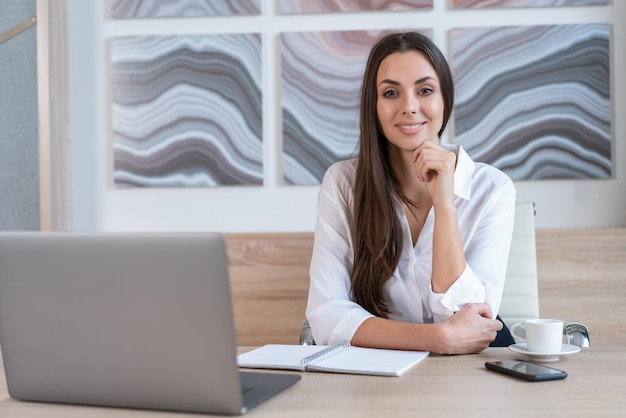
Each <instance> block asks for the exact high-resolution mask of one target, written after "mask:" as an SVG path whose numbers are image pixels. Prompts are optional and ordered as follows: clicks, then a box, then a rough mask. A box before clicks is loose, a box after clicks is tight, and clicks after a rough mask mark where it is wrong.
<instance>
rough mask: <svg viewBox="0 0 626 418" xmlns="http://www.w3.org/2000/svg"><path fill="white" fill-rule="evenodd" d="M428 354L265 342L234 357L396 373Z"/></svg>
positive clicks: (259, 363) (262, 364)
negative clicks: (266, 343) (265, 343)
mask: <svg viewBox="0 0 626 418" xmlns="http://www.w3.org/2000/svg"><path fill="white" fill-rule="evenodd" d="M426 356H428V352H427V351H401V350H383V349H375V348H363V347H353V346H351V345H350V343H348V342H345V343H339V344H335V345H331V346H323V345H287V344H268V345H264V346H262V347H259V348H256V349H254V350H252V351H249V352H247V353H244V354H240V355H239V356H237V363H238V364H239V367H244V368H261V369H286V370H299V371H318V372H331V373H349V374H368V375H379V376H400V375H401V374H402V373H404V372H406V371H407V370H409V369H410V368H411V367H413V366H414V365H416V364H417V363H419V362H420V361H421V360H423V359H424V358H426Z"/></svg>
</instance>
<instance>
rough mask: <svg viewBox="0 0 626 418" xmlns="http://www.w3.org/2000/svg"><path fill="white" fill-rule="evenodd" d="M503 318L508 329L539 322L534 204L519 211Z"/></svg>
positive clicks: (520, 206)
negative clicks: (534, 320) (533, 319)
mask: <svg viewBox="0 0 626 418" xmlns="http://www.w3.org/2000/svg"><path fill="white" fill-rule="evenodd" d="M499 315H500V318H502V321H504V323H505V324H506V325H507V326H508V327H510V326H511V325H513V324H514V323H516V322H521V321H524V320H525V319H528V318H539V288H538V284H537V248H536V243H535V204H534V203H533V202H518V203H517V204H516V207H515V220H514V226H513V239H512V241H511V250H510V252H509V263H508V266H507V270H506V282H505V284H504V292H503V294H502V304H501V305H500V312H499Z"/></svg>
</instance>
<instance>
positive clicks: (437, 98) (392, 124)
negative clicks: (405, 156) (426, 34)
mask: <svg viewBox="0 0 626 418" xmlns="http://www.w3.org/2000/svg"><path fill="white" fill-rule="evenodd" d="M376 89H377V91H376V93H377V100H376V110H377V113H378V121H379V122H380V126H381V129H382V131H383V134H384V135H385V137H386V138H387V140H388V141H389V143H388V145H389V146H390V147H396V148H398V149H399V150H402V151H408V152H409V153H410V152H412V151H413V150H415V149H416V148H417V147H419V146H420V145H421V144H422V143H423V142H424V141H433V142H436V141H438V140H439V138H438V136H437V133H438V132H439V130H440V129H441V126H442V124H443V111H444V103H443V96H442V94H441V88H440V86H439V77H438V76H437V72H436V71H435V68H434V67H433V66H432V64H431V63H430V61H429V59H428V57H427V56H426V55H425V54H424V53H423V52H420V51H408V52H395V53H393V54H391V55H389V56H387V57H386V58H385V59H384V60H383V61H382V62H381V63H380V66H379V68H378V74H377V76H376Z"/></svg>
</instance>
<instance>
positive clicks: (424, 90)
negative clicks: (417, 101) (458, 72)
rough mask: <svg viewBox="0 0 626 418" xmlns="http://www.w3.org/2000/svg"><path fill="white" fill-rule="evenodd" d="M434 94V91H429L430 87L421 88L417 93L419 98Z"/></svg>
mask: <svg viewBox="0 0 626 418" xmlns="http://www.w3.org/2000/svg"><path fill="white" fill-rule="evenodd" d="M434 92H435V90H433V89H431V88H430V87H422V88H421V89H420V90H419V91H418V92H417V93H418V94H419V95H421V96H429V95H431V94H433V93H434Z"/></svg>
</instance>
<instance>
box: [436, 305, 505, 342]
mask: <svg viewBox="0 0 626 418" xmlns="http://www.w3.org/2000/svg"><path fill="white" fill-rule="evenodd" d="M440 325H441V326H442V329H443V338H441V341H440V343H441V344H442V346H441V350H437V351H438V352H439V353H440V354H471V353H478V352H480V351H482V350H484V349H485V348H487V347H488V346H489V343H491V342H492V341H493V340H494V339H495V338H496V334H497V333H498V331H499V330H501V329H502V323H501V322H500V321H498V320H496V319H492V317H491V309H490V308H489V305H487V304H484V303H470V304H467V305H465V306H464V307H463V308H462V309H461V310H460V311H458V312H456V313H455V314H454V315H452V316H451V317H450V318H449V319H448V320H447V321H446V322H444V323H442V324H440Z"/></svg>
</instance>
